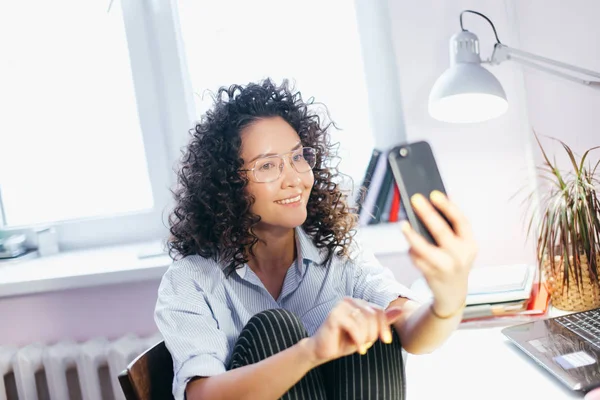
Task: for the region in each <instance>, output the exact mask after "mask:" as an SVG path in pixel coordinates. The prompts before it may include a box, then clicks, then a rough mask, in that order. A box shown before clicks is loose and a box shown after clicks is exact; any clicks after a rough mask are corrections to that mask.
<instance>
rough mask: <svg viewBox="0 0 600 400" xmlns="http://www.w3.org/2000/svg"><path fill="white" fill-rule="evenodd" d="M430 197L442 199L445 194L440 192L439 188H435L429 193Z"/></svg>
mask: <svg viewBox="0 0 600 400" xmlns="http://www.w3.org/2000/svg"><path fill="white" fill-rule="evenodd" d="M429 197H430V198H431V200H433V201H440V200H442V199H443V198H444V194H443V193H442V192H440V191H439V190H434V191H433V192H431V193H430V194H429Z"/></svg>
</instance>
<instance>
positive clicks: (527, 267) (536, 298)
mask: <svg viewBox="0 0 600 400" xmlns="http://www.w3.org/2000/svg"><path fill="white" fill-rule="evenodd" d="M536 272H537V269H536V267H535V265H531V264H515V265H498V266H489V267H480V268H474V269H473V270H472V271H471V273H470V275H469V284H468V294H467V306H466V308H465V311H464V313H463V322H470V321H478V320H487V319H498V318H503V317H524V316H527V317H532V316H543V315H545V314H546V311H547V309H548V303H549V296H548V291H547V289H546V285H544V284H541V285H540V284H539V283H538V282H537V279H536ZM412 289H413V291H415V293H416V294H417V295H419V296H420V297H423V298H430V297H431V291H430V290H429V287H428V286H427V283H426V282H425V280H424V279H422V278H421V279H419V280H417V281H416V282H415V283H414V284H413V285H412Z"/></svg>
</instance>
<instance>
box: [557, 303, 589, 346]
mask: <svg viewBox="0 0 600 400" xmlns="http://www.w3.org/2000/svg"><path fill="white" fill-rule="evenodd" d="M554 320H555V321H556V322H558V323H559V324H561V325H562V326H564V327H565V328H567V329H569V330H570V331H571V332H573V333H575V334H577V335H579V336H581V337H582V338H583V339H585V340H586V341H588V342H590V343H591V344H593V345H594V346H596V347H597V348H599V349H600V309H597V310H589V311H585V312H582V313H577V314H571V315H563V316H561V317H556V318H554Z"/></svg>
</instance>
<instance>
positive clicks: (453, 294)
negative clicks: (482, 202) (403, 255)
mask: <svg viewBox="0 0 600 400" xmlns="http://www.w3.org/2000/svg"><path fill="white" fill-rule="evenodd" d="M430 199H431V203H430V202H429V201H427V199H426V198H425V197H424V196H422V195H420V194H417V195H414V196H413V197H412V198H411V203H412V205H413V208H414V210H415V212H416V213H417V215H418V216H419V218H420V219H421V221H423V224H424V225H425V226H426V227H427V229H428V230H429V232H430V233H431V236H433V238H434V239H435V241H436V242H437V243H438V246H435V245H433V244H430V243H429V242H428V241H427V240H426V239H425V238H424V237H423V236H421V235H419V234H418V233H417V232H415V231H414V230H413V229H412V228H411V227H410V225H409V224H408V223H407V222H405V223H404V224H403V225H402V232H403V233H404V235H405V236H406V239H407V240H408V243H409V245H410V247H411V248H410V252H409V254H410V257H411V259H412V261H413V263H414V264H415V266H416V267H417V268H419V270H421V272H422V273H423V276H424V277H425V280H426V281H427V283H428V285H429V288H430V289H431V292H432V293H433V299H434V302H433V305H432V307H433V311H434V312H435V313H436V314H438V315H453V314H455V313H456V312H457V311H459V310H460V309H461V307H462V306H463V305H464V302H465V298H466V296H467V283H468V278H469V272H470V271H471V267H472V264H473V260H474V259H475V256H476V255H477V244H476V243H475V240H474V238H473V231H472V230H471V225H470V224H469V222H468V221H467V218H466V217H465V215H464V214H463V213H462V212H460V210H459V209H458V207H457V206H456V205H455V204H454V203H452V202H451V201H450V200H449V199H448V197H446V195H444V194H443V193H441V192H439V191H433V192H432V193H431V195H430ZM432 204H433V205H435V208H437V209H438V210H439V211H440V212H442V213H443V214H444V215H445V216H446V218H447V219H448V221H450V223H451V224H452V227H453V228H454V229H452V227H450V226H449V225H448V223H447V222H446V221H445V220H444V218H442V216H441V215H440V214H439V213H438V212H437V211H436V209H435V208H434V207H433V206H432Z"/></svg>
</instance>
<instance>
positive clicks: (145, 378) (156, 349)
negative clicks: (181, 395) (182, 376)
mask: <svg viewBox="0 0 600 400" xmlns="http://www.w3.org/2000/svg"><path fill="white" fill-rule="evenodd" d="M119 383H120V384H121V389H122V390H123V394H124V395H125V398H126V399H127V400H157V399H161V400H170V399H173V393H172V385H173V359H172V358H171V353H169V350H167V347H166V346H165V342H164V341H163V342H159V343H157V344H155V345H154V346H152V347H151V348H149V349H148V350H146V351H145V352H144V353H142V354H141V355H139V356H138V357H137V358H136V359H135V360H133V361H132V362H131V363H130V364H129V365H128V366H127V368H126V369H125V370H124V371H123V372H121V373H120V374H119Z"/></svg>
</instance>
